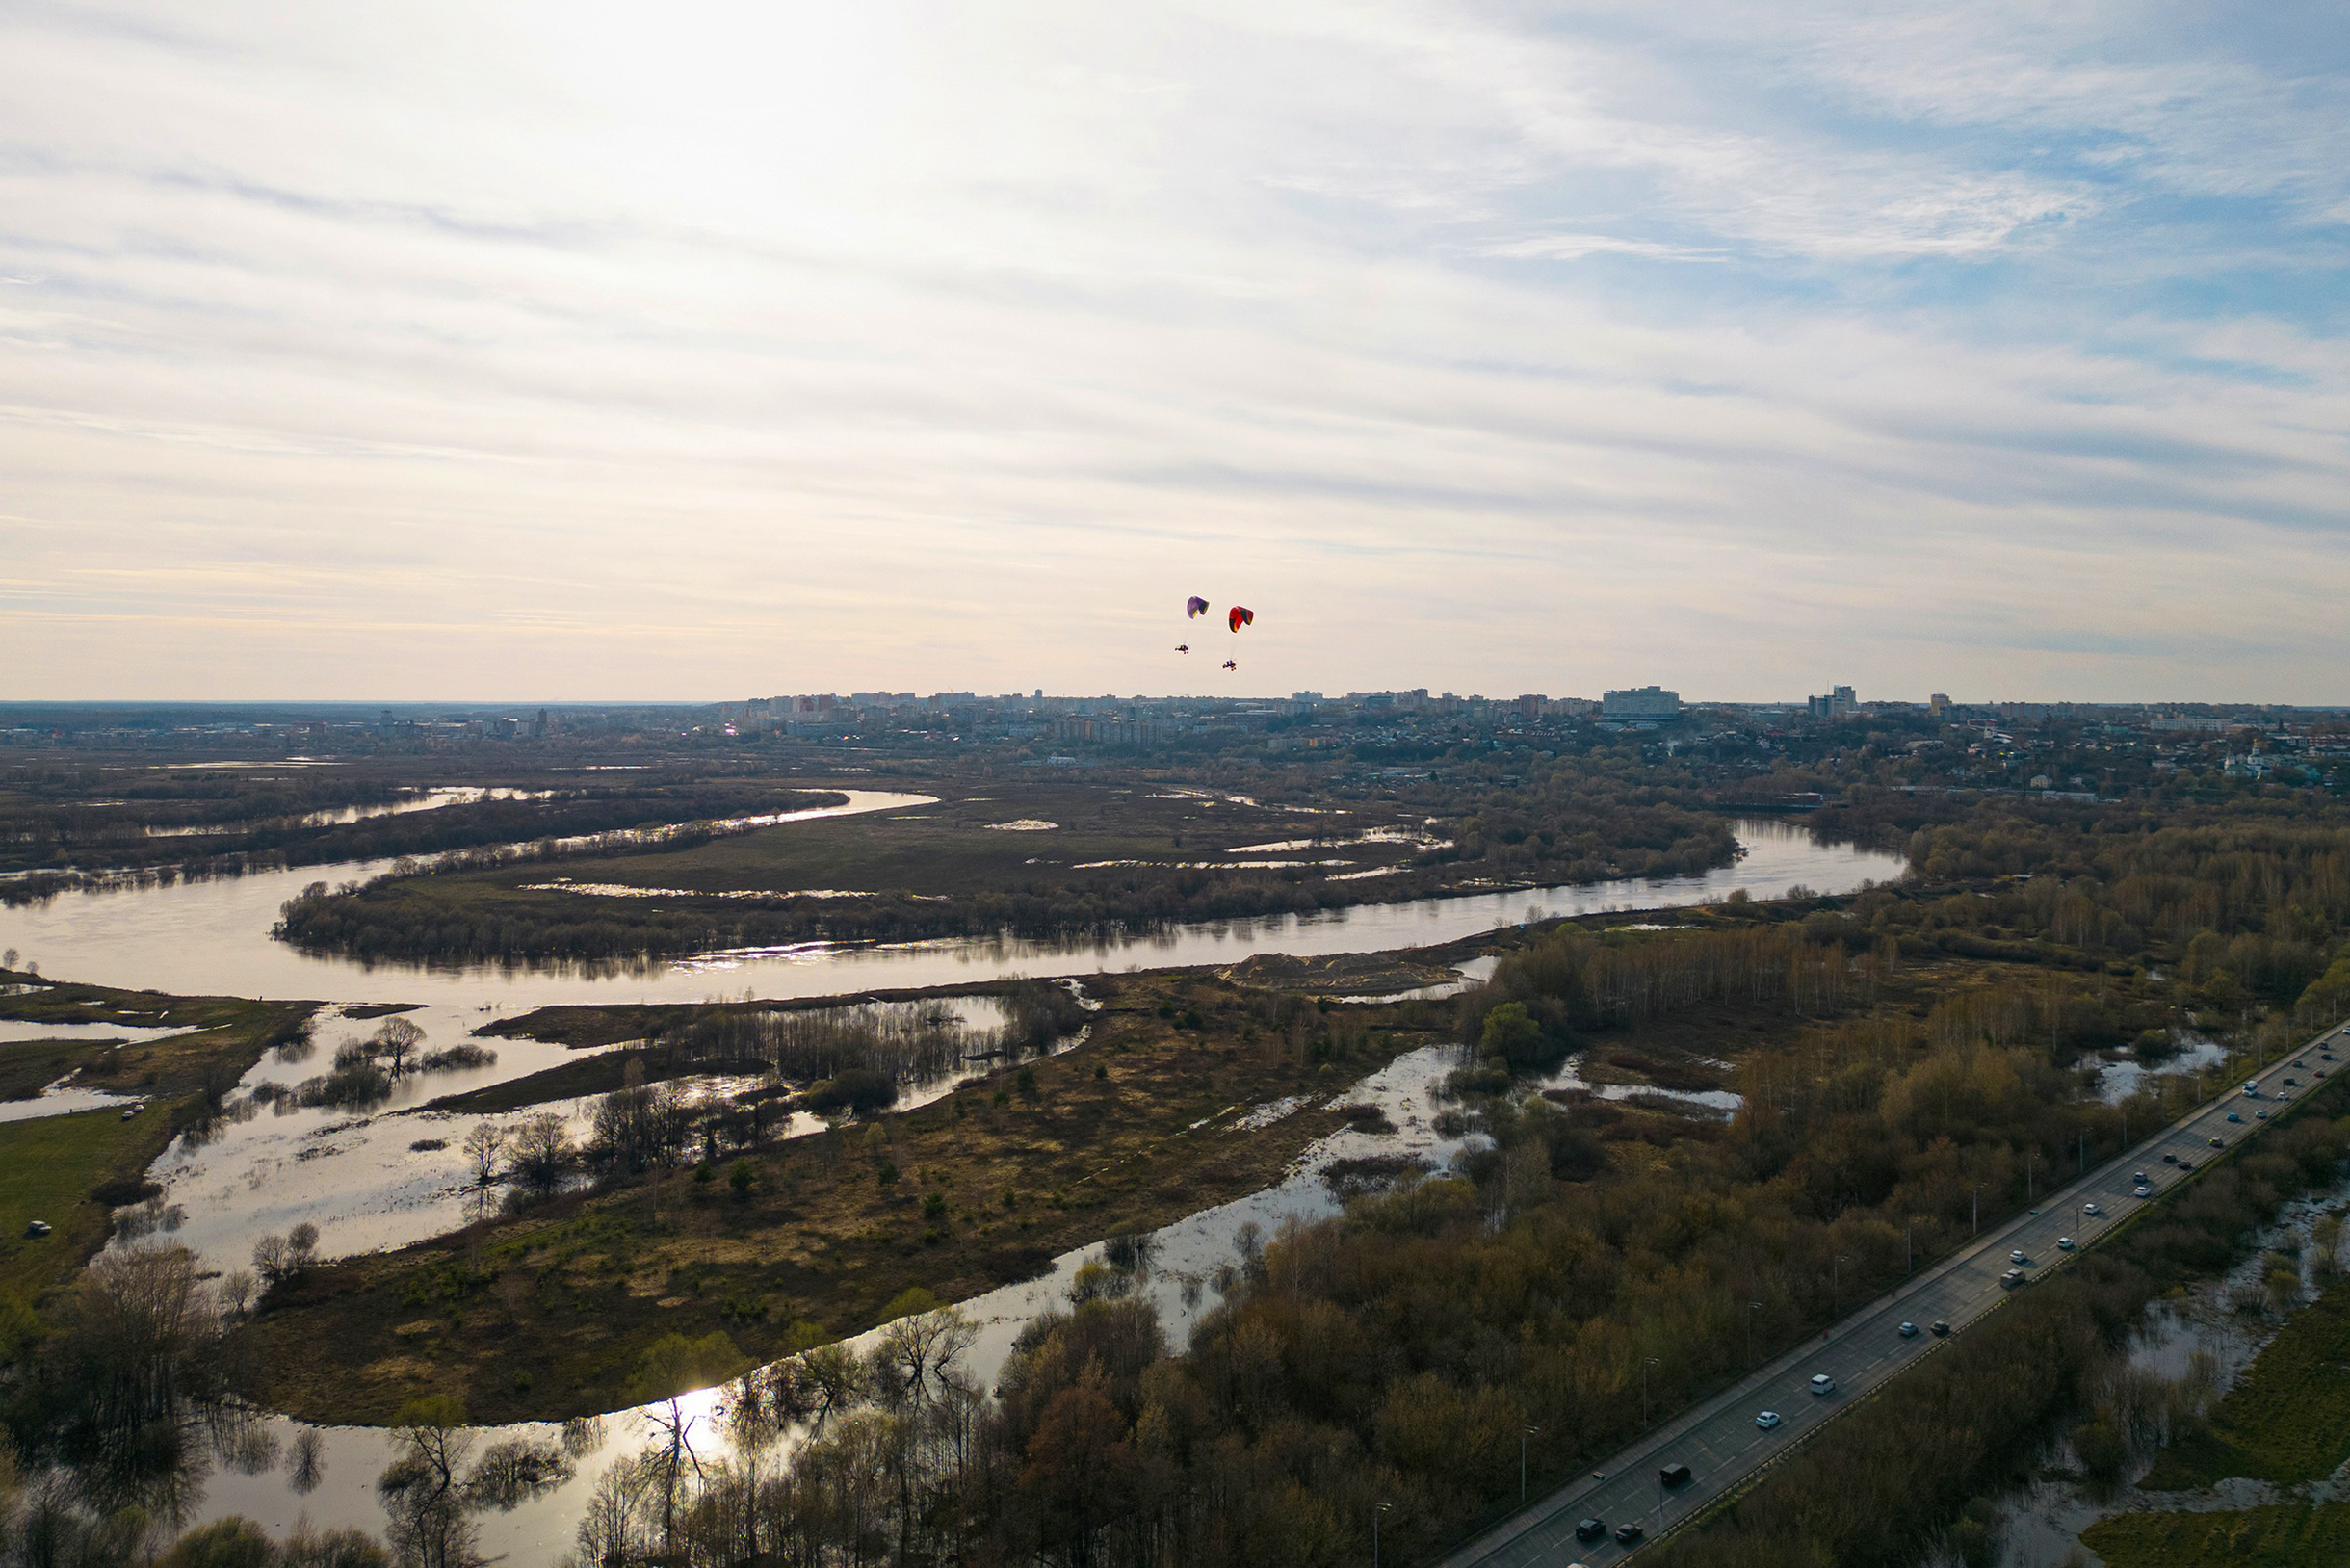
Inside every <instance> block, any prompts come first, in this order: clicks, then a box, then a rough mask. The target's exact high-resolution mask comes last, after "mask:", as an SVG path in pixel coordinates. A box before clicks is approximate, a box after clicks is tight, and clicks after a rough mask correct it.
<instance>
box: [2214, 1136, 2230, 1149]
mask: <svg viewBox="0 0 2350 1568" xmlns="http://www.w3.org/2000/svg"><path fill="white" fill-rule="evenodd" d="M2227 1146H2228V1145H2227V1143H2226V1142H2225V1141H2223V1140H2222V1139H2220V1138H2216V1137H2215V1138H2213V1139H2212V1140H2211V1147H2213V1148H2215V1149H2224V1148H2226V1147H2227Z"/></svg>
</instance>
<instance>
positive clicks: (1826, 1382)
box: [1812, 1372, 1836, 1394]
mask: <svg viewBox="0 0 2350 1568" xmlns="http://www.w3.org/2000/svg"><path fill="white" fill-rule="evenodd" d="M1812 1392H1813V1393H1815V1394H1834V1393H1835V1392H1836V1379H1835V1378H1833V1377H1830V1376H1829V1375H1828V1374H1827V1373H1826V1372H1814V1373H1813V1374H1812Z"/></svg>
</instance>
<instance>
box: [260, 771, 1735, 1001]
mask: <svg viewBox="0 0 2350 1568" xmlns="http://www.w3.org/2000/svg"><path fill="white" fill-rule="evenodd" d="M1633 771H1634V770H1632V769H1631V768H1630V767H1628V766H1627V765H1625V764H1624V763H1622V762H1621V761H1620V760H1603V761H1600V762H1594V761H1592V760H1590V759H1576V760H1574V761H1572V762H1569V761H1560V762H1558V763H1557V764H1555V765H1554V767H1553V768H1552V769H1551V770H1550V771H1547V772H1546V773H1545V774H1544V776H1543V777H1542V778H1540V779H1539V780H1536V781H1534V782H1531V783H1524V784H1515V785H1510V786H1506V787H1490V788H1488V787H1475V788H1467V789H1456V790H1452V791H1449V792H1446V791H1438V792H1434V794H1435V796H1436V797H1437V798H1439V799H1441V800H1442V802H1443V804H1442V805H1440V806H1438V808H1437V809H1436V810H1434V811H1431V812H1428V813H1427V814H1426V820H1425V822H1423V823H1418V824H1415V825H1414V827H1413V829H1412V831H1413V833H1414V834H1417V835H1421V836H1423V838H1424V842H1420V843H1415V842H1414V841H1413V839H1412V838H1410V837H1407V836H1405V835H1403V834H1402V833H1400V832H1399V831H1398V832H1397V836H1396V837H1395V838H1391V839H1388V840H1386V841H1384V842H1383V845H1382V847H1381V848H1380V849H1379V852H1378V854H1377V856H1376V858H1375V859H1374V860H1373V861H1372V862H1370V863H1369V864H1370V865H1371V870H1370V872H1368V873H1357V874H1354V875H1346V876H1340V877H1334V876H1331V875H1326V874H1325V873H1324V872H1323V871H1322V870H1319V869H1317V868H1315V867H1314V866H1313V865H1312V864H1311V862H1310V861H1307V860H1289V861H1277V862H1275V863H1274V864H1272V865H1263V864H1256V865H1252V864H1250V863H1249V861H1248V860H1246V859H1241V860H1236V861H1233V862H1229V863H1226V862H1221V861H1218V860H1203V859H1201V858H1200V856H1201V854H1202V850H1201V849H1200V848H1199V846H1200V844H1201V843H1203V842H1205V843H1208V844H1217V845H1224V844H1228V843H1229V841H1230V839H1231V838H1233V837H1235V836H1237V835H1234V834H1232V833H1230V832H1225V833H1224V834H1223V836H1222V837H1221V838H1215V837H1204V835H1207V834H1212V833H1214V832H1215V831H1216V830H1217V829H1216V824H1215V823H1214V822H1213V821H1206V820H1198V821H1194V822H1193V823H1190V824H1189V825H1188V828H1187V825H1186V824H1184V823H1175V824H1174V831H1173V832H1172V833H1171V834H1170V833H1169V832H1168V830H1167V824H1166V823H1163V822H1162V817H1161V815H1160V814H1155V813H1153V812H1151V811H1149V810H1147V809H1146V808H1147V807H1148V806H1149V803H1150V799H1151V798H1157V799H1162V800H1163V799H1165V798H1168V797H1167V796H1165V795H1164V794H1163V793H1162V794H1161V795H1159V796H1157V797H1146V798H1145V799H1143V800H1140V801H1136V800H1133V799H1132V798H1131V797H1133V796H1135V795H1136V794H1137V793H1139V792H1137V791H1136V790H1135V789H1133V788H1127V789H1125V790H1123V791H1121V790H1120V789H1119V788H1118V787H1116V786H1115V785H1111V784H1107V783H1106V784H1104V785H1101V786H1094V787H1090V788H1088V789H1087V790H1085V791H1083V792H1079V791H1074V790H1070V789H1066V788H1064V789H1063V790H1062V791H1061V792H1060V794H1059V796H1058V797H1057V798H1058V800H1059V802H1060V804H1059V805H1057V806H1055V807H1051V808H1048V807H1046V806H1042V805H1039V806H1037V807H1036V808H1035V810H1037V811H1044V810H1047V809H1052V810H1053V811H1054V814H1055V816H1056V818H1062V816H1063V812H1064V809H1065V807H1066V806H1067V805H1068V804H1069V803H1070V801H1069V797H1071V796H1073V795H1077V794H1085V795H1090V796H1091V797H1093V798H1094V799H1095V800H1096V801H1097V802H1103V803H1102V804H1096V805H1092V806H1080V807H1079V809H1084V810H1086V811H1088V812H1089V813H1102V814H1104V816H1105V818H1106V821H1105V822H1104V823H1103V825H1102V826H1101V827H1100V828H1099V830H1098V834H1097V837H1098V838H1099V840H1100V842H1098V843H1097V844H1096V848H1097V849H1100V850H1101V853H1100V856H1099V857H1098V858H1096V859H1092V860H1084V861H1080V862H1079V863H1078V864H1075V865H1069V864H1062V863H1048V861H1047V860H1046V858H1045V853H1040V851H1045V852H1049V850H1050V847H1048V846H1044V845H1040V844H1032V843H1026V842H1021V841H1014V842H1011V843H1008V844H1007V843H1005V841H1006V840H1012V839H1014V836H1013V835H1006V834H988V833H986V832H984V831H983V829H984V827H985V824H984V823H971V824H969V825H970V826H971V827H972V828H973V829H974V831H972V832H967V833H966V834H965V835H964V838H965V839H966V840H970V839H975V838H985V839H988V840H990V841H991V842H990V843H989V845H988V848H989V849H993V850H995V851H996V853H995V854H994V856H993V857H992V859H987V860H980V859H977V858H968V859H967V858H966V857H967V856H968V855H969V851H968V849H967V848H966V847H965V846H959V845H951V844H941V845H940V846H939V852H938V853H937V854H936V855H934V856H931V857H928V858H913V859H909V860H908V861H906V862H903V863H901V862H900V861H896V860H877V861H876V860H867V861H863V862H861V861H860V860H859V858H858V857H857V856H855V855H840V856H834V857H831V858H829V859H824V860H822V861H812V862H811V863H810V864H809V865H807V866H806V867H805V868H802V867H800V866H798V865H796V864H794V863H792V862H790V861H788V860H784V861H781V862H779V867H778V875H776V876H775V877H773V878H770V880H779V881H781V882H782V884H783V886H784V888H785V889H791V888H796V887H802V886H812V887H814V888H817V889H820V890H822V891H821V892H817V893H798V892H794V891H776V890H774V889H772V888H758V887H728V886H707V885H705V883H706V881H707V880H708V875H709V868H707V867H705V866H703V865H700V864H695V865H694V866H692V868H691V871H692V874H693V875H692V876H691V877H689V876H687V875H685V874H684V873H679V874H675V875H673V874H671V873H669V872H668V871H666V870H665V869H664V868H666V867H668V866H670V865H672V864H674V863H675V862H673V861H671V860H670V859H668V858H666V857H664V858H661V859H651V860H644V861H642V862H641V864H640V865H621V866H618V867H614V868H613V869H609V870H605V871H601V872H599V874H598V876H597V877H596V878H594V879H593V883H592V885H590V886H586V887H580V886H564V885H561V884H559V883H557V882H556V881H554V879H553V876H552V875H551V874H553V873H558V872H560V871H561V863H562V862H563V861H564V860H566V859H570V858H575V857H574V856H573V855H571V854H569V853H563V852H546V851H542V850H539V849H523V850H519V851H515V852H513V853H512V854H510V855H509V856H507V857H506V858H505V859H503V860H501V859H499V858H497V857H483V858H481V859H477V860H474V861H471V862H468V863H464V864H453V865H449V866H445V867H439V868H431V869H422V868H419V869H414V870H396V871H395V872H394V873H392V874H390V875H385V876H382V877H380V878H379V879H377V880H376V881H374V882H372V883H370V884H369V885H367V886H366V887H363V888H359V889H356V890H342V889H330V888H327V887H326V886H324V885H319V886H315V887H313V888H310V889H308V890H306V891H305V892H304V893H303V894H302V895H301V896H300V897H299V898H297V899H295V900H292V901H290V902H288V903H287V904H286V906H285V908H284V911H283V916H282V919H281V921H280V924H279V926H278V928H277V934H278V935H279V936H280V937H282V938H283V939H284V940H286V941H288V942H291V943H293V944H294V945H295V946H297V947H300V948H302V949H305V950H307V951H311V952H318V953H335V954H348V955H350V956H353V957H358V958H362V959H401V960H408V961H419V962H453V961H464V960H483V959H490V960H497V961H506V962H529V961H619V960H627V959H634V958H645V957H659V956H664V955H672V954H688V953H696V952H709V951H717V950H724V949H730V948H741V947H763V946H772V945H778V944H782V943H787V942H802V941H832V942H887V941H910V940H918V939H924V938H934V937H979V936H995V935H998V934H1011V935H1017V936H1022V937H1033V938H1043V939H1069V938H1086V937H1104V936H1111V935H1115V934H1116V933H1119V932H1121V931H1137V930H1146V929H1150V928H1158V927H1162V926H1166V925H1171V924H1177V923H1182V922H1195V921H1217V920H1247V919H1257V918H1262V917H1265V916H1271V915H1286V914H1300V913H1309V912H1312V911H1314V910H1318V909H1329V908H1338V907H1343V906H1345V905H1347V904H1353V903H1363V902H1396V901H1400V900H1409V899H1416V898H1424V897H1428V896H1430V895H1432V894H1441V893H1446V892H1477V891H1492V890H1494V889H1497V888H1501V887H1522V886H1534V885H1541V884H1545V883H1567V882H1588V881H1606V880H1612V879H1617V878H1624V877H1647V876H1669V875H1687V874H1690V873H1695V872H1701V871H1706V870H1709V869H1710V868H1713V867H1717V866H1723V865H1727V864H1730V863H1731V862H1732V861H1733V860H1734V859H1735V858H1736V853H1737V848H1736V838H1735V836H1734V835H1733V833H1732V831H1731V827H1730V823H1729V822H1728V821H1727V820H1726V819H1725V818H1723V817H1721V816H1720V815H1718V814H1715V813H1712V812H1709V811H1707V810H1705V809H1703V807H1702V805H1701V804H1700V803H1698V802H1697V800H1696V797H1695V792H1692V791H1688V790H1685V789H1674V788H1669V787H1661V786H1658V785H1657V784H1656V783H1654V782H1653V781H1652V782H1646V783H1643V782H1639V781H1637V780H1636V779H1635V778H1633V777H1632V776H1631V775H1632V772H1633ZM990 788H991V789H998V790H1002V789H1003V788H1004V787H1003V786H1000V785H991V786H990ZM1430 793H1431V792H1429V791H1426V790H1423V791H1421V792H1420V793H1419V794H1418V795H1416V796H1415V797H1414V799H1413V804H1414V806H1415V807H1419V806H1422V805H1424V804H1427V803H1428V797H1429V795H1430ZM1015 798H1026V797H1025V796H1022V797H1015ZM1315 798H1316V799H1329V800H1335V799H1339V798H1343V797H1340V796H1334V795H1323V794H1317V795H1316V796H1315ZM1113 805H1114V806H1115V808H1116V810H1118V811H1122V812H1125V813H1127V814H1128V816H1127V817H1126V818H1124V819H1121V818H1119V817H1117V816H1115V815H1111V814H1110V808H1111V806H1113ZM1316 811H1317V814H1316V815H1310V816H1288V817H1280V816H1271V817H1269V819H1267V818H1266V816H1265V814H1259V818H1260V826H1259V828H1258V829H1257V831H1258V832H1259V834H1260V836H1266V837H1272V836H1274V835H1292V834H1294V835H1302V836H1301V837H1299V838H1297V839H1295V840H1287V839H1286V838H1284V840H1283V841H1282V842H1286V843H1288V844H1289V845H1290V848H1289V849H1288V850H1287V851H1286V852H1287V853H1290V854H1323V853H1326V852H1327V851H1326V850H1325V849H1311V848H1309V849H1299V848H1297V846H1299V845H1307V846H1311V845H1313V844H1314V843H1315V842H1316V841H1317V840H1318V839H1319V838H1321V837H1323V836H1327V837H1328V838H1329V840H1330V841H1331V842H1332V844H1333V846H1335V845H1336V844H1337V843H1338V842H1340V841H1343V840H1344V839H1345V838H1346V837H1347V836H1348V831H1349V830H1347V829H1345V828H1344V827H1338V826H1333V825H1332V824H1331V823H1329V821H1328V819H1327V816H1326V815H1323V814H1322V808H1319V807H1318V808H1316ZM940 815H941V816H942V817H943V816H944V815H945V814H944V813H942V814H940ZM1223 815H1224V816H1225V817H1227V818H1230V817H1232V816H1234V815H1235V814H1234V813H1233V812H1232V811H1231V810H1229V809H1227V810H1226V811H1225V812H1224V813H1223ZM1395 815H1396V812H1395V808H1394V807H1392V806H1388V807H1384V808H1383V809H1382V810H1381V811H1380V812H1379V813H1378V814H1376V815H1373V816H1371V817H1369V818H1368V821H1369V822H1372V823H1381V824H1383V825H1382V831H1396V830H1394V829H1391V828H1388V827H1386V826H1385V825H1384V824H1386V823H1388V821H1389V819H1390V818H1392V817H1394V816H1395ZM861 831H864V832H866V833H867V836H868V837H869V838H872V837H874V836H875V835H888V834H892V833H896V834H900V835H901V836H906V835H910V834H911V832H912V830H911V829H904V828H900V827H898V826H896V825H895V824H894V823H876V824H870V825H869V827H867V828H865V829H861ZM940 831H942V832H943V827H942V828H941V829H940ZM813 837H814V836H813V835H798V836H797V837H796V839H795V840H794V843H795V844H798V843H799V842H801V841H802V840H809V839H812V838H813ZM875 842H876V843H880V842H882V841H881V840H878V839H876V840H875ZM1187 844H1188V846H1189V847H1188V848H1186V846H1187ZM1398 844H1400V845H1401V848H1399V849H1398V848H1397V845H1398ZM1015 849H1016V850H1017V851H1018V852H1016V853H1015V852H1013V851H1014V850H1015ZM1211 852H1214V851H1211ZM1350 863H1351V862H1350ZM950 865H952V866H953V868H954V869H953V871H950V870H949V869H948V868H949V866H950ZM787 872H788V873H789V875H786V874H785V873H787ZM582 880H588V879H587V878H582ZM647 880H649V881H651V882H652V883H654V884H655V885H654V886H653V887H652V888H651V889H650V890H648V891H644V892H640V891H638V890H637V889H636V888H635V887H633V886H632V887H628V888H624V889H619V890H614V889H611V888H609V887H607V886H606V885H605V884H606V883H607V882H623V883H641V882H644V881H647ZM680 880H685V881H686V882H687V885H686V886H683V887H680V886H675V885H663V884H672V883H675V882H677V881H680ZM599 889H601V891H599ZM844 889H846V890H849V894H850V895H852V896H845V895H844V893H843V891H842V890H844Z"/></svg>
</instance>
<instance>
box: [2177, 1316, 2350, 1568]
mask: <svg viewBox="0 0 2350 1568" xmlns="http://www.w3.org/2000/svg"><path fill="white" fill-rule="evenodd" d="M2345 1459H2350V1281H2344V1282H2343V1283H2341V1284H2338V1285H2336V1286H2335V1287H2334V1288H2333V1289H2331V1290H2329V1291H2327V1292H2326V1293H2325V1294H2323V1295H2321V1296H2319V1297H2318V1298H2317V1300H2316V1301H2314V1302H2312V1303H2311V1305H2309V1306H2307V1307H2304V1308H2303V1309H2302V1310H2301V1311H2299V1312H2297V1313H2295V1314H2293V1316H2292V1318H2291V1319H2290V1320H2287V1321H2286V1323H2285V1327H2284V1329H2283V1331H2281V1332H2280V1333H2279V1334H2278V1335H2277V1337H2276V1338H2275V1339H2274V1340H2271V1341H2270V1342H2269V1344H2268V1347H2267V1348H2266V1349H2264V1350H2262V1351H2261V1352H2260V1353H2259V1356H2258V1357H2257V1358H2255V1359H2254V1361H2253V1364H2252V1365H2251V1366H2250V1367H2249V1368H2247V1369H2246V1370H2245V1372H2244V1375H2243V1376H2242V1377H2240V1378H2238V1379H2237V1381H2236V1385H2235V1387H2233V1388H2232V1389H2231V1390H2229V1391H2228V1395H2227V1397H2226V1398H2223V1399H2221V1400H2220V1403H2219V1408H2218V1410H2217V1411H2215V1412H2214V1413H2213V1415H2212V1420H2211V1425H2210V1426H2209V1428H2208V1429H2206V1430H2205V1431H2202V1432H2197V1433H2194V1434H2192V1435H2190V1436H2187V1437H2184V1438H2182V1439H2180V1441H2179V1442H2177V1443H2175V1444H2173V1445H2172V1446H2171V1447H2170V1448H2169V1449H2167V1450H2164V1451H2163V1453H2162V1456H2161V1457H2160V1458H2159V1459H2157V1460H2156V1461H2155V1463H2154V1470H2153V1471H2152V1472H2150V1473H2149V1474H2148V1476H2147V1477H2146V1479H2145V1481H2144V1482H2143V1483H2142V1484H2143V1485H2144V1486H2145V1488H2146V1489H2147V1490H2149V1491H2157V1492H2174V1491H2185V1490H2189V1489H2191V1488H2194V1487H2199V1486H2208V1485H2210V1484H2211V1483H2212V1482H2214V1481H2217V1480H2221V1479H2224V1478H2225V1477H2231V1476H2245V1477H2251V1478H2253V1479H2255V1480H2265V1481H2274V1482H2276V1483H2277V1484H2278V1485H2280V1486H2290V1485H2293V1484H2295V1483H2297V1482H2300V1481H2307V1480H2314V1479H2316V1478H2317V1477H2321V1476H2330V1475H2332V1474H2333V1473H2334V1471H2335V1470H2336V1469H2337V1467H2338V1466H2339V1465H2340V1464H2341V1463H2342V1461H2343V1460H2345ZM2342 1560H2344V1561H2350V1555H2345V1556H2344V1557H2343V1559H2342Z"/></svg>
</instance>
